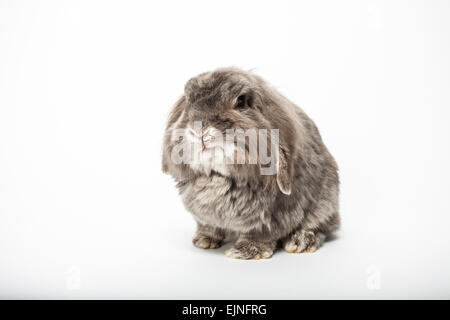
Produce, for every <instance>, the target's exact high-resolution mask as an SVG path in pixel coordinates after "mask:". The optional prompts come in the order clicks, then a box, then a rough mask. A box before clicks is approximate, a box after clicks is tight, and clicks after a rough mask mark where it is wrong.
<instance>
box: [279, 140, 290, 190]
mask: <svg viewBox="0 0 450 320" xmlns="http://www.w3.org/2000/svg"><path fill="white" fill-rule="evenodd" d="M289 149H290V148H289V146H288V145H284V144H282V143H280V148H279V152H278V172H277V184H278V187H279V188H280V190H281V192H283V193H284V194H286V195H290V194H291V191H292V177H293V171H294V161H293V159H292V158H293V157H292V154H291V152H290V150H289Z"/></svg>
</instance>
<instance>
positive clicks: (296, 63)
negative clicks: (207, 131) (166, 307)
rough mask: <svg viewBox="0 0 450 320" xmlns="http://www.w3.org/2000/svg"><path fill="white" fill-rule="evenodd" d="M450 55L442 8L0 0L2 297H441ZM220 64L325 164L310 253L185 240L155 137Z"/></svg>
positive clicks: (188, 228)
mask: <svg viewBox="0 0 450 320" xmlns="http://www.w3.org/2000/svg"><path fill="white" fill-rule="evenodd" d="M449 57H450V2H449V1H385V2H383V1H278V0H277V1H271V2H267V1H178V2H174V1H155V2H153V1H106V0H105V1H0V297H1V298H138V299H141V298H211V299H215V298H274V299H277V298H344V299H346V298H364V299H365V298H450V254H449V253H450V232H449V224H450V216H449V214H450V205H449V202H450V201H449V195H450V193H449V191H450V180H449V178H450V169H449V163H450V152H449V151H450V150H449V149H450V143H449V138H450V117H449V108H450V93H449V89H450V58H449ZM221 66H238V67H242V68H244V69H254V72H255V73H257V74H259V75H261V76H263V77H264V78H265V79H267V80H268V81H269V82H271V83H272V84H273V85H274V86H275V87H276V88H278V89H279V90H280V91H281V92H282V93H283V94H285V95H286V96H287V97H288V98H290V99H291V100H293V101H294V102H295V103H297V104H298V105H300V106H301V107H302V108H303V109H304V110H305V111H306V112H307V113H308V114H309V115H310V116H311V117H312V119H313V120H315V122H316V123H317V125H318V127H319V129H320V131H321V133H322V136H323V139H324V141H325V143H326V144H327V146H328V147H329V149H330V151H331V152H332V153H333V155H334V156H335V158H336V160H337V162H338V164H339V166H340V173H341V179H342V185H341V188H342V193H341V215H342V222H343V224H342V230H341V231H340V232H339V233H338V236H337V237H336V239H335V240H333V241H330V242H327V243H326V244H325V246H324V247H323V248H322V249H320V250H319V251H318V252H317V253H315V254H301V255H292V254H287V253H284V252H277V253H276V254H275V255H274V256H273V257H272V259H269V260H264V261H240V260H231V259H228V258H226V257H225V256H224V255H223V251H224V249H219V250H216V251H211V250H209V251H202V250H201V249H197V248H194V247H193V246H192V244H191V236H192V234H193V232H194V227H195V225H194V222H193V219H192V218H191V217H190V215H189V213H188V212H186V211H185V209H184V208H183V206H182V203H181V200H180V199H179V197H178V194H177V191H176V189H175V187H174V183H173V181H172V180H171V178H170V177H169V176H166V175H163V174H162V173H161V171H160V154H161V152H160V151H161V140H162V135H163V130H164V125H165V121H166V119H167V115H168V112H169V110H170V108H171V106H172V105H173V103H174V102H175V101H176V99H177V98H178V97H179V96H180V95H181V93H182V90H183V86H184V83H185V82H186V81H187V80H188V79H189V78H190V77H192V76H195V75H196V74H198V73H200V72H203V71H208V70H211V69H214V68H217V67H221ZM229 246H230V244H227V246H226V247H225V249H226V248H227V247H229Z"/></svg>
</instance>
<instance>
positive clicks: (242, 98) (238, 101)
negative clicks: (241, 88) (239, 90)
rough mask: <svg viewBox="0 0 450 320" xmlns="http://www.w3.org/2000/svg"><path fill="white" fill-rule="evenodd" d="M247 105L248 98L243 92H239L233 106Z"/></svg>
mask: <svg viewBox="0 0 450 320" xmlns="http://www.w3.org/2000/svg"><path fill="white" fill-rule="evenodd" d="M247 106H249V99H248V97H247V96H246V95H245V94H241V95H240V96H239V97H238V98H237V99H236V105H235V106H234V107H235V108H245V107H247Z"/></svg>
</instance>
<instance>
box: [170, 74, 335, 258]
mask: <svg viewBox="0 0 450 320" xmlns="http://www.w3.org/2000/svg"><path fill="white" fill-rule="evenodd" d="M199 124H201V127H199ZM196 126H197V127H196ZM250 129H255V130H272V131H273V130H277V131H274V132H276V133H278V136H277V135H275V134H274V135H273V137H272V136H270V139H268V140H269V144H270V146H266V147H264V146H263V147H261V145H262V144H261V140H264V139H262V138H261V136H258V139H257V140H258V141H257V142H258V143H259V145H258V148H257V149H258V151H261V152H262V151H264V148H266V149H267V150H266V151H267V154H268V153H269V151H270V154H271V156H273V159H274V161H273V162H274V163H275V165H276V168H275V170H273V171H272V172H269V171H268V170H265V172H263V170H264V169H267V167H268V164H267V163H265V164H263V161H261V156H260V154H259V153H258V154H257V155H256V159H254V157H253V159H252V157H250V143H248V142H247V140H245V143H243V144H242V143H241V145H240V146H238V145H237V144H236V141H230V140H227V142H225V143H222V144H221V145H220V144H217V145H215V144H214V142H215V137H219V136H220V134H222V135H223V134H224V133H226V132H230V130H235V131H236V132H237V131H238V130H241V131H240V132H241V135H240V136H241V137H242V131H244V130H250ZM237 136H238V137H239V135H237ZM245 138H248V136H247V137H245ZM218 140H220V139H218ZM222 140H223V139H222ZM277 140H278V141H277ZM241 141H242V140H241ZM271 142H277V144H274V143H271ZM195 147H196V148H197V151H194V152H191V151H192V149H195ZM218 150H219V151H221V152H217V153H218V155H217V154H216V153H214V154H213V152H215V151H218ZM239 150H240V151H244V153H243V154H244V156H243V161H241V162H240V163H236V154H237V152H238V151H239ZM188 155H189V156H190V157H191V158H195V157H196V156H197V158H196V159H197V160H196V161H187V160H189V159H188V158H189V157H188ZM199 155H200V156H199ZM205 155H206V156H205ZM183 156H186V157H185V158H183ZM201 156H203V157H201ZM180 157H181V158H182V160H180ZM198 159H199V160H198ZM271 159H272V158H271ZM241 160H242V159H241ZM250 160H253V161H250ZM265 162H267V159H266V161H265ZM271 165H273V163H272V164H271ZM162 171H163V172H164V173H167V174H170V175H171V176H172V177H173V178H174V179H175V182H176V187H177V188H178V191H179V194H180V196H181V198H182V201H183V204H184V206H185V208H186V209H187V210H188V211H189V212H190V213H191V214H192V215H193V217H194V219H195V221H196V224H197V230H196V233H195V235H194V237H193V240H192V242H193V244H194V245H195V246H196V247H199V248H203V249H215V248H219V247H220V246H222V245H223V244H224V240H225V237H226V236H227V235H229V234H234V235H236V236H237V238H236V242H235V243H234V245H233V246H232V247H230V248H229V249H228V250H226V251H225V255H226V256H227V257H230V258H237V259H265V258H270V257H271V256H272V255H273V253H274V251H275V250H276V249H277V248H278V247H282V248H284V250H285V251H287V252H290V253H304V252H309V253H312V252H314V251H316V250H317V249H318V248H319V247H320V246H321V245H322V244H323V242H324V241H325V240H326V238H327V237H328V236H330V235H331V234H332V233H333V232H334V231H336V230H337V229H338V228H339V226H340V216H339V176H338V167H337V164H336V162H335V160H334V158H333V157H332V155H331V154H330V152H329V151H328V149H327V148H326V147H325V145H324V143H323V142H322V138H321V136H320V134H319V131H318V129H317V127H316V125H315V124H314V122H313V121H312V120H311V119H310V118H309V117H308V116H307V115H306V114H305V113H304V112H303V111H302V110H301V109H300V108H299V107H297V106H296V105H295V104H294V103H292V102H291V101H289V100H288V99H287V98H285V97H284V96H283V95H282V94H280V93H279V92H278V91H277V90H275V89H274V88H272V87H271V86H270V85H269V84H268V83H267V82H266V81H265V80H263V79H262V78H261V77H259V76H257V75H255V74H254V73H252V72H247V71H244V70H241V69H238V68H234V67H232V68H220V69H217V70H214V71H210V72H205V73H202V74H200V75H198V76H196V77H194V78H191V79H190V80H189V81H188V82H187V83H186V84H185V87H184V94H183V95H182V96H181V97H180V98H179V100H178V101H177V102H176V103H175V105H174V106H173V109H172V110H171V112H170V114H169V119H168V123H167V125H166V128H165V134H164V138H163V151H162Z"/></svg>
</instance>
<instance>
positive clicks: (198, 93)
mask: <svg viewBox="0 0 450 320" xmlns="http://www.w3.org/2000/svg"><path fill="white" fill-rule="evenodd" d="M293 110H294V109H293V108H292V106H291V103H290V102H289V101H288V100H287V99H285V98H284V97H283V96H281V95H280V94H278V93H277V92H276V91H275V90H274V89H272V88H270V87H269V86H268V85H267V84H266V83H265V82H264V81H263V80H262V79H261V78H260V77H258V76H256V75H254V74H251V73H248V72H245V71H242V70H239V69H236V68H226V69H218V70H216V71H212V72H207V73H202V74H200V75H198V76H197V77H194V78H192V79H190V80H189V81H188V82H187V83H186V85H185V89H184V95H183V96H182V97H181V98H180V100H179V101H178V102H177V103H176V105H175V106H174V108H173V110H172V113H171V115H170V117H169V122H168V125H167V127H166V135H165V140H164V146H163V171H165V172H168V173H170V174H172V175H173V176H174V177H175V178H177V179H180V180H183V179H184V178H187V177H189V176H195V175H199V174H211V172H213V171H216V172H218V173H219V174H222V175H229V176H233V177H236V178H239V179H248V180H254V179H259V180H265V181H272V182H274V183H275V181H276V183H277V184H278V187H279V189H280V190H281V191H282V192H283V193H284V194H290V192H291V185H292V176H293V167H294V166H293V163H294V160H295V159H294V158H295V156H296V150H295V149H296V145H297V140H298V136H299V128H298V126H297V124H296V123H295V120H293V119H296V117H295V115H294V114H292V112H294V111H293Z"/></svg>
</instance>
